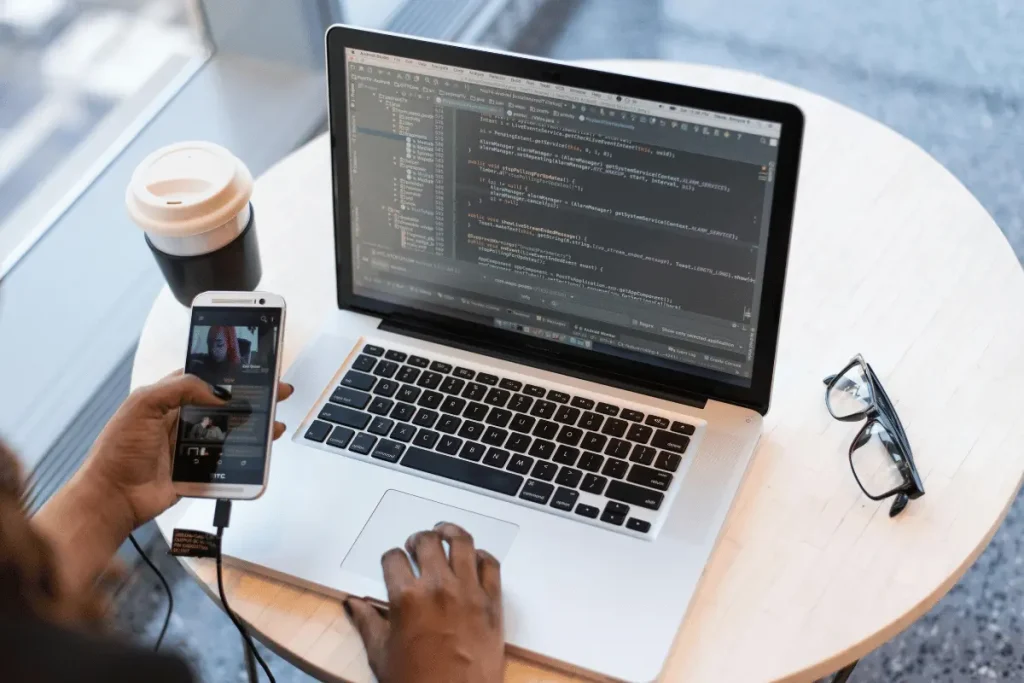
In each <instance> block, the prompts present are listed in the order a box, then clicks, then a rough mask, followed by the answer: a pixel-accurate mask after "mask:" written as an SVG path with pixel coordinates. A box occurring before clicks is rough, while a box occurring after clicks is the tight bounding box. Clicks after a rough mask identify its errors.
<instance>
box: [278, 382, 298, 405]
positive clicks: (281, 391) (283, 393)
mask: <svg viewBox="0 0 1024 683" xmlns="http://www.w3.org/2000/svg"><path fill="white" fill-rule="evenodd" d="M294 393H295V387H293V386H292V385H291V384H288V382H278V384H277V400H278V402H281V401H287V400H288V397H289V396H291V395H292V394H294Z"/></svg>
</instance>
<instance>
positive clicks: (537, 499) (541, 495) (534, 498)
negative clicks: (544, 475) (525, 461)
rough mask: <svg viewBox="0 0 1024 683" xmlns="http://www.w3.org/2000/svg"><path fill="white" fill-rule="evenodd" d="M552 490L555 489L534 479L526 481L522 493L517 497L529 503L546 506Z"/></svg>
mask: <svg viewBox="0 0 1024 683" xmlns="http://www.w3.org/2000/svg"><path fill="white" fill-rule="evenodd" d="M554 490H555V487H554V486H552V485H551V484H545V483H544V482H542V481H537V480H536V479H527V480H526V485H525V486H523V492H522V493H520V494H519V497H520V498H522V499H523V500H528V501H530V502H531V503H539V504H541V505H547V504H548V500H549V499H550V498H551V494H552V492H553V491H554Z"/></svg>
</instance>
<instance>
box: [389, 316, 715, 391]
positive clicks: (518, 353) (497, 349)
mask: <svg viewBox="0 0 1024 683" xmlns="http://www.w3.org/2000/svg"><path fill="white" fill-rule="evenodd" d="M380 329H382V330H384V331H386V332H396V333H398V334H404V335H407V336H409V337H415V338H417V339H423V340H424V341H429V342H434V343H436V344H445V345H447V346H452V347H455V348H457V349H462V350H463V351H470V352H473V353H479V354H482V355H485V356H491V357H493V358H500V359H501V360H507V361H512V362H515V363H522V364H523V365H529V366H530V367H533V368H537V369H539V370H548V371H550V372H557V373H560V374H563V375H570V376H572V377H577V378H579V379H583V380H587V381H588V382H596V383H598V384H607V385H609V386H613V387H615V388H617V389H625V390H626V391H635V392H637V393H640V394H644V395H647V396H653V397H655V398H660V399H664V400H666V401H672V402H674V403H682V404H684V405H688V406H692V407H694V408H700V409H701V410H703V409H704V407H705V406H706V405H707V402H708V399H707V397H704V396H700V395H698V394H694V393H691V392H687V391H684V390H680V389H678V388H676V387H668V386H666V385H664V384H656V383H653V382H644V381H638V380H637V379H636V378H633V377H626V376H624V375H619V374H617V373H613V372H601V373H597V372H594V371H593V367H592V366H589V365H584V364H582V363H576V362H574V361H572V360H567V359H565V358H560V359H559V361H558V362H557V363H552V362H551V361H550V360H547V359H545V357H544V355H543V352H541V351H538V352H537V353H536V354H533V353H531V352H530V349H529V347H525V348H524V347H522V346H520V345H514V346H513V345H511V344H509V345H503V344H496V343H493V342H491V341H488V342H486V343H481V341H480V339H478V338H475V337H472V336H471V335H463V334H459V333H458V332H455V331H453V330H450V329H440V328H439V327H438V326H437V325H431V324H429V323H424V322H421V321H419V320H413V319H409V318H405V317H401V316H390V317H387V318H384V319H383V321H382V322H381V324H380Z"/></svg>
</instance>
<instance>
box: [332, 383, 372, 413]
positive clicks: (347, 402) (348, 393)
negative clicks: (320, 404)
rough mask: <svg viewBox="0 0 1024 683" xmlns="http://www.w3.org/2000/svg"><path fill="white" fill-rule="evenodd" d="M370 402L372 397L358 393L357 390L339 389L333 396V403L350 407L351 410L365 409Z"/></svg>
mask: <svg viewBox="0 0 1024 683" xmlns="http://www.w3.org/2000/svg"><path fill="white" fill-rule="evenodd" d="M369 402H370V395H369V394H367V393H365V392H362V391H356V390H355V389H348V388H346V387H338V388H337V389H335V390H334V393H333V394H331V403H337V404H338V405H342V406H348V407H349V408H360V409H362V408H365V407H366V404H367V403H369Z"/></svg>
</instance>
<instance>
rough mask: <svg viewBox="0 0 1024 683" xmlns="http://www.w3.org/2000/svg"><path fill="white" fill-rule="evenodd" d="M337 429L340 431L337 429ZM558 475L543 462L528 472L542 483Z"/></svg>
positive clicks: (537, 463) (556, 466) (548, 463)
mask: <svg viewBox="0 0 1024 683" xmlns="http://www.w3.org/2000/svg"><path fill="white" fill-rule="evenodd" d="M339 429H341V428H340V427H339ZM556 474H558V465H554V464H552V463H550V462H546V461H544V460H538V461H537V462H536V464H534V466H533V471H532V472H530V476H531V477H534V478H535V479H543V480H544V481H551V480H552V479H554V478H555V475H556Z"/></svg>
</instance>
